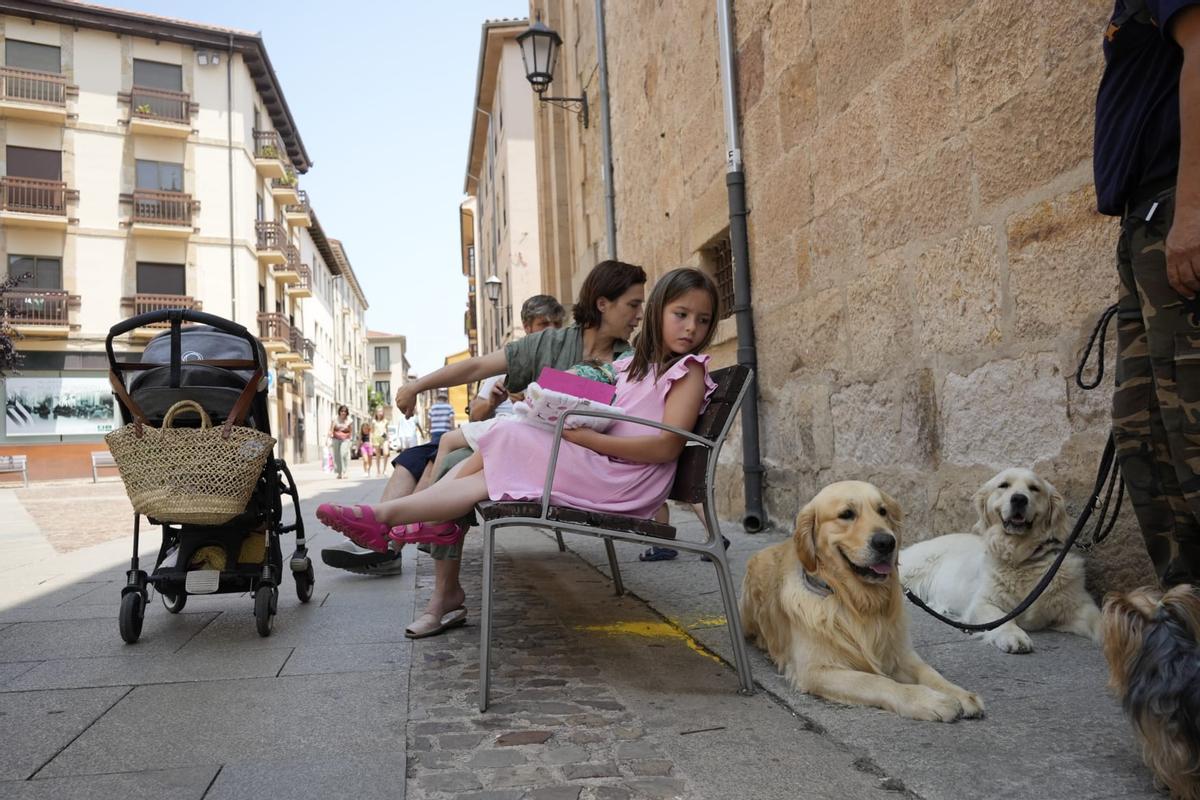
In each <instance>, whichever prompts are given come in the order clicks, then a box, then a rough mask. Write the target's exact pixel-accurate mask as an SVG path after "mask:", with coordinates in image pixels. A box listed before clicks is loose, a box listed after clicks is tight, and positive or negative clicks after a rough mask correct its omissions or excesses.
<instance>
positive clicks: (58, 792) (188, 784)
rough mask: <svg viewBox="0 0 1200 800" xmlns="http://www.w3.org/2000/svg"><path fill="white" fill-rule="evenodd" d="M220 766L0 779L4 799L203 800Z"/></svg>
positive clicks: (0, 795)
mask: <svg viewBox="0 0 1200 800" xmlns="http://www.w3.org/2000/svg"><path fill="white" fill-rule="evenodd" d="M219 770H220V767H217V766H206V767H192V768H190V769H167V770H157V769H156V770H146V771H145V772H123V773H117V774H114V775H79V776H74V777H70V778H35V779H34V780H30V781H0V797H3V798H5V800H95V798H98V797H105V798H107V797H169V798H171V800H203V798H205V797H206V796H208V797H214V796H215V795H209V794H208V788H209V787H210V786H211V785H212V783H213V780H214V779H215V778H216V777H217V772H218V771H219Z"/></svg>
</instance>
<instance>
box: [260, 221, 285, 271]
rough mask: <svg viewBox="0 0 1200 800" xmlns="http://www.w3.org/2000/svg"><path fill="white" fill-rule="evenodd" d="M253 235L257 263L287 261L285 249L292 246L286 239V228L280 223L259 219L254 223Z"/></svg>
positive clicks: (280, 262)
mask: <svg viewBox="0 0 1200 800" xmlns="http://www.w3.org/2000/svg"><path fill="white" fill-rule="evenodd" d="M254 235H255V240H256V241H255V246H254V249H255V250H257V251H258V263H260V264H268V265H269V264H282V263H284V262H285V261H287V258H288V253H287V251H288V248H290V247H292V243H291V242H289V241H288V237H287V230H286V229H285V228H284V227H283V226H282V225H280V224H279V223H278V222H270V221H267V220H261V219H260V220H259V221H258V222H255V223H254ZM293 249H294V248H293Z"/></svg>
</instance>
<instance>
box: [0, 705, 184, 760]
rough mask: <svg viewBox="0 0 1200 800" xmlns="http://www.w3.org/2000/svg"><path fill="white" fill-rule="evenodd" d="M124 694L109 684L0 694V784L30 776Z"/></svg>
mask: <svg viewBox="0 0 1200 800" xmlns="http://www.w3.org/2000/svg"><path fill="white" fill-rule="evenodd" d="M128 693H129V687H127V686H114V687H108V688H103V689H64V690H55V691H49V692H10V693H7V694H0V742H3V743H4V746H3V747H0V780H24V779H26V778H28V777H29V776H31V775H33V774H34V772H35V771H37V770H38V769H39V768H40V767H42V766H43V765H45V764H46V763H47V762H48V761H50V760H51V759H53V758H54V757H55V754H56V753H58V752H59V751H60V750H61V749H62V748H63V747H64V746H66V745H67V744H68V743H69V742H71V740H73V739H75V738H76V737H77V736H79V735H80V734H81V733H83V732H84V731H85V730H87V729H88V727H89V726H91V725H92V724H93V723H95V721H96V720H97V719H99V718H100V717H101V716H102V715H104V714H105V713H106V712H108V711H109V709H111V708H112V707H113V705H114V704H116V703H117V702H118V701H119V700H120V699H121V698H122V697H124V696H125V695H126V694H128ZM195 763H196V762H195V761H193V762H192V764H190V765H187V766H195ZM148 766H149V765H148ZM96 771H97V772H99V771H106V772H122V771H124V770H120V769H111V768H110V769H108V770H96ZM128 771H130V772H132V771H135V770H128Z"/></svg>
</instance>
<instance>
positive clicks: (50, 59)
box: [4, 39, 62, 75]
mask: <svg viewBox="0 0 1200 800" xmlns="http://www.w3.org/2000/svg"><path fill="white" fill-rule="evenodd" d="M4 63H5V64H7V65H8V66H10V67H16V68H17V69H32V70H36V71H37V72H50V73H53V74H55V75H58V74H61V73H62V57H61V56H60V54H59V49H58V48H57V47H54V46H52V45H48V44H34V43H33V42H22V41H19V40H17V39H7V40H5V42H4Z"/></svg>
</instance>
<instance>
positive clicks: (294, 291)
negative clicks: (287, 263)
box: [276, 264, 313, 297]
mask: <svg viewBox="0 0 1200 800" xmlns="http://www.w3.org/2000/svg"><path fill="white" fill-rule="evenodd" d="M276 269H278V267H276ZM312 294H313V293H312V270H311V269H309V268H308V264H300V265H299V268H298V269H297V270H296V281H295V282H294V283H292V284H291V285H290V286H288V296H289V297H312Z"/></svg>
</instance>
